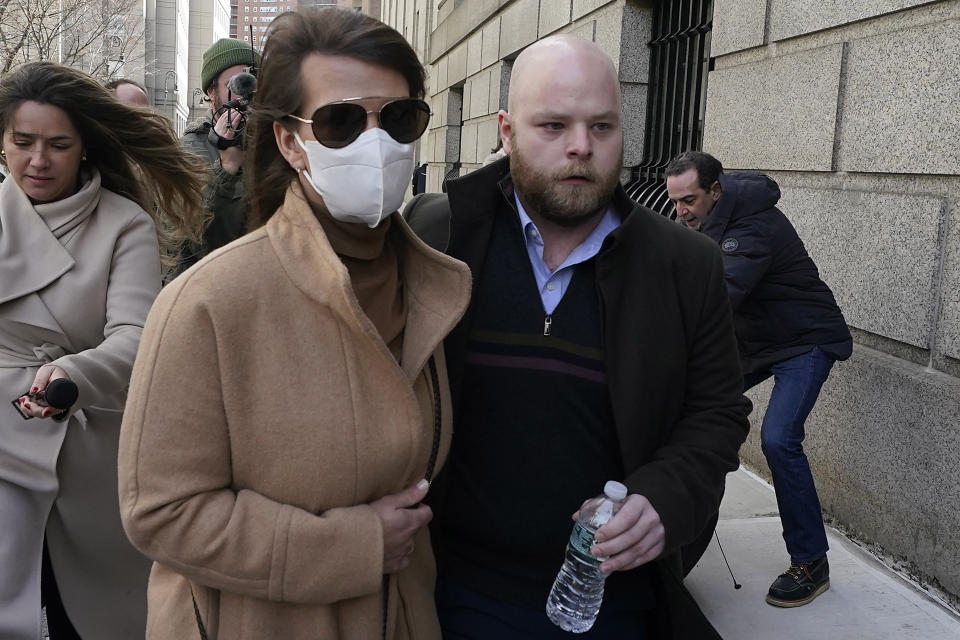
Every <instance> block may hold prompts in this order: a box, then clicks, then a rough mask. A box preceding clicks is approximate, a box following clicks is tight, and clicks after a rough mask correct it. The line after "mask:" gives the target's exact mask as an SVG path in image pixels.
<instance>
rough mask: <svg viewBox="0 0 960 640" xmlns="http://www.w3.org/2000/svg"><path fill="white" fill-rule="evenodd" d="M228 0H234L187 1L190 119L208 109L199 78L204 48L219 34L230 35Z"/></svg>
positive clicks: (225, 36)
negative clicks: (188, 4)
mask: <svg viewBox="0 0 960 640" xmlns="http://www.w3.org/2000/svg"><path fill="white" fill-rule="evenodd" d="M231 1H232V2H236V0H191V2H190V40H189V52H190V53H189V56H190V58H189V59H190V64H189V67H188V70H187V88H188V90H189V96H190V120H191V121H192V120H199V119H202V118H204V117H206V115H207V113H208V112H209V111H210V107H209V105H208V104H207V103H206V102H204V100H203V98H204V95H205V94H204V91H203V90H204V87H202V86H201V84H203V82H202V80H201V71H202V68H203V52H204V51H206V50H207V49H209V48H210V45H212V44H213V43H214V42H216V41H217V40H219V39H220V38H227V37H229V35H230V25H231V20H230V18H231V4H230V3H231Z"/></svg>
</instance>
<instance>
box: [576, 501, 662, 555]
mask: <svg viewBox="0 0 960 640" xmlns="http://www.w3.org/2000/svg"><path fill="white" fill-rule="evenodd" d="M579 513H580V512H579V511H578V512H577V513H575V514H573V517H574V519H576V518H577V515H578V514H579ZM593 540H594V544H593V546H592V547H590V553H592V554H593V555H594V556H595V557H597V558H604V557H606V558H607V559H606V560H604V561H603V562H602V563H601V564H600V571H601V572H603V573H605V574H610V573H613V572H614V571H627V570H629V569H634V568H636V567H639V566H640V565H643V564H646V563H648V562H650V561H652V560H655V559H656V558H657V556H659V555H660V554H661V553H663V548H664V546H665V543H666V532H665V531H664V529H663V523H662V522H660V514H658V513H657V510H656V509H654V508H653V505H652V504H650V501H649V500H647V499H646V498H644V497H643V496H641V495H638V494H636V493H632V494H630V495H629V496H627V499H626V501H625V502H624V503H623V506H622V507H620V511H618V512H617V514H616V515H615V516H613V517H612V518H611V519H610V521H609V522H607V524H605V525H603V526H602V527H600V528H599V529H598V530H597V533H596V535H595V536H594V539H593Z"/></svg>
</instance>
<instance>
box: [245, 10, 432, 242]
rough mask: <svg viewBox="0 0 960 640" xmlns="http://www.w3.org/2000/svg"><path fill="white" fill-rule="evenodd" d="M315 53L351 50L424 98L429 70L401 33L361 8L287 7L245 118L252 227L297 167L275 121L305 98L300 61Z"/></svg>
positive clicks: (274, 204)
mask: <svg viewBox="0 0 960 640" xmlns="http://www.w3.org/2000/svg"><path fill="white" fill-rule="evenodd" d="M312 53H319V54H324V55H337V56H347V57H350V58H355V59H357V60H362V61H364V62H368V63H370V64H374V65H377V66H380V67H384V68H387V69H392V70H394V71H396V72H398V73H399V74H400V75H402V76H403V77H404V78H405V79H406V81H407V84H408V85H409V86H410V95H411V96H413V97H416V98H422V97H423V95H424V92H425V82H426V80H425V74H424V70H423V65H422V64H420V60H418V59H417V54H416V52H415V51H414V50H413V48H411V47H410V45H409V44H408V43H407V41H406V40H404V38H403V36H402V35H400V34H399V33H397V31H396V30H395V29H393V28H391V27H389V26H387V25H385V24H383V23H382V22H380V21H379V20H376V19H374V18H371V17H369V16H366V15H364V14H362V13H360V12H359V11H350V10H348V9H338V8H333V7H331V8H326V9H319V8H311V9H305V10H302V11H297V12H290V13H285V14H283V15H281V16H279V17H278V18H277V19H276V20H274V21H273V22H272V23H271V24H270V29H269V30H268V31H267V44H266V47H265V49H264V51H263V61H262V63H261V65H260V77H259V79H258V83H257V95H256V97H255V98H254V104H253V109H252V112H253V113H252V115H251V116H250V121H249V123H248V124H247V129H248V130H247V135H246V138H247V144H248V146H249V148H248V150H247V153H246V154H245V155H246V159H245V162H246V164H247V166H248V167H250V169H249V170H245V171H244V176H245V178H244V179H245V180H246V182H247V193H248V194H249V198H250V216H249V218H248V223H247V225H248V228H250V229H254V228H256V227H259V226H261V225H263V224H264V223H265V222H266V221H267V220H269V219H270V217H271V216H272V215H273V214H274V212H275V211H276V210H277V208H278V207H280V205H281V204H283V197H284V194H285V193H286V190H287V187H288V186H289V185H290V181H291V180H293V179H294V178H295V177H296V175H297V174H296V172H295V171H294V170H293V169H292V168H290V165H289V164H287V161H286V160H284V158H283V156H282V155H281V154H280V149H279V148H277V141H276V138H275V136H274V133H273V123H274V122H275V121H279V122H281V123H283V125H284V126H286V127H292V126H293V123H292V122H291V121H290V119H289V118H288V117H287V116H289V115H290V114H292V113H293V114H295V113H299V111H300V109H301V107H302V102H303V83H302V79H301V77H300V64H301V62H302V61H303V59H304V58H306V57H307V56H308V55H310V54H312Z"/></svg>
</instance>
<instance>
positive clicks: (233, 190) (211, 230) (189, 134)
mask: <svg viewBox="0 0 960 640" xmlns="http://www.w3.org/2000/svg"><path fill="white" fill-rule="evenodd" d="M212 126H213V121H212V119H211V118H210V117H209V116H208V117H207V119H205V120H203V121H201V122H198V123H197V124H195V125H193V126H191V127H190V128H189V129H187V131H186V132H185V133H184V134H183V136H182V137H181V138H180V144H182V145H183V147H184V149H186V150H187V151H190V152H191V153H195V154H197V155H198V156H200V157H201V158H203V159H204V161H205V162H206V163H207V164H208V165H210V168H211V175H210V181H209V182H208V183H207V187H206V190H205V191H204V206H205V207H206V209H207V211H208V212H209V214H210V216H211V219H210V221H209V223H208V226H207V228H206V230H205V231H204V233H203V246H197V245H195V244H190V245H188V246H187V247H186V249H185V250H184V253H183V258H182V260H181V266H180V267H179V269H178V272H179V271H184V270H185V269H187V268H188V267H190V266H191V265H193V264H194V263H195V262H197V261H198V260H199V259H200V258H202V257H203V256H205V255H207V254H208V253H210V252H211V251H213V250H214V249H218V248H220V247H222V246H223V245H225V244H229V243H230V242H233V241H234V240H236V239H237V238H239V237H240V236H242V235H243V234H244V233H245V232H246V220H247V201H246V197H245V196H246V190H245V188H244V186H243V172H242V170H241V171H239V172H237V174H236V175H231V174H229V173H227V172H226V171H224V170H223V168H222V167H221V166H220V154H219V152H218V151H217V149H216V147H215V146H214V145H213V144H211V143H210V141H209V140H208V139H207V135H208V133H209V131H210V129H211V127H212Z"/></svg>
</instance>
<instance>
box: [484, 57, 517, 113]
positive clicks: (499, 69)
mask: <svg viewBox="0 0 960 640" xmlns="http://www.w3.org/2000/svg"><path fill="white" fill-rule="evenodd" d="M512 69H513V66H512V65H510V64H508V63H506V62H501V63H500V64H498V65H496V66H495V67H493V68H492V69H490V102H489V103H488V106H487V110H488V113H496V112H498V111H499V110H500V109H506V108H507V95H508V94H509V92H510V72H511V70H512Z"/></svg>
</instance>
